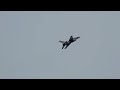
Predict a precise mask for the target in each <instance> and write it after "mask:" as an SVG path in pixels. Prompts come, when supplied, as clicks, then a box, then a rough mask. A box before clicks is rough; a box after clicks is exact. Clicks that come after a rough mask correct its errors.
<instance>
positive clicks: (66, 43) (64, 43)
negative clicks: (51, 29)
mask: <svg viewBox="0 0 120 90" xmlns="http://www.w3.org/2000/svg"><path fill="white" fill-rule="evenodd" d="M78 38H80V37H74V38H73V36H70V39H69V41H61V40H60V41H59V42H61V43H62V44H63V46H62V49H63V48H64V47H65V46H66V47H65V48H64V49H66V48H67V47H68V46H69V45H70V44H71V43H73V42H74V41H76V40H77V39H78Z"/></svg>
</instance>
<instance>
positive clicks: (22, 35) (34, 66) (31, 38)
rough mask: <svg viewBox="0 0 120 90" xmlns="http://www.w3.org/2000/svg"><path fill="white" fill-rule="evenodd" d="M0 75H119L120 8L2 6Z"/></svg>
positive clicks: (26, 76)
mask: <svg viewBox="0 0 120 90" xmlns="http://www.w3.org/2000/svg"><path fill="white" fill-rule="evenodd" d="M70 35H73V36H80V37H81V38H80V39H78V40H77V41H76V42H74V43H72V44H71V45H70V46H69V47H68V48H67V49H61V48H62V44H61V43H59V42H58V41H59V40H69V37H70ZM0 78H2V79H21V78H22V79H91V78H92V79H101V78H102V79H107V78H109V79H115V78H120V12H119V11H118V12H116V11H110V12H109V11H30V12H29V11H4V12H3V11H1V12H0Z"/></svg>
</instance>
